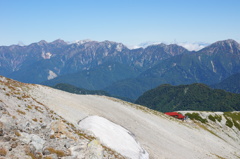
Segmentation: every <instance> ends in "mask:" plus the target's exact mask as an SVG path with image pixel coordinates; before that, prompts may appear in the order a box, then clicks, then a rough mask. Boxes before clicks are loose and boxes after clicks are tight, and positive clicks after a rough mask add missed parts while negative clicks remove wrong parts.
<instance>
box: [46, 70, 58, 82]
mask: <svg viewBox="0 0 240 159" xmlns="http://www.w3.org/2000/svg"><path fill="white" fill-rule="evenodd" d="M48 74H49V75H48V77H47V79H48V80H51V79H54V78H56V77H57V74H56V73H54V72H53V71H52V70H49V72H48Z"/></svg>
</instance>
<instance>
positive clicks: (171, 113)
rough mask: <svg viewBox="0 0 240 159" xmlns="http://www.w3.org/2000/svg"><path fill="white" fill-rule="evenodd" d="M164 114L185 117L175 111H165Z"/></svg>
mask: <svg viewBox="0 0 240 159" xmlns="http://www.w3.org/2000/svg"><path fill="white" fill-rule="evenodd" d="M165 114H166V115H169V116H175V117H177V118H178V119H184V118H185V117H184V116H183V115H182V114H179V113H177V112H167V113H165Z"/></svg>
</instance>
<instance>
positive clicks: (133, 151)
mask: <svg viewBox="0 0 240 159" xmlns="http://www.w3.org/2000/svg"><path fill="white" fill-rule="evenodd" d="M79 126H80V128H81V129H83V130H87V131H90V132H92V133H93V134H94V136H96V137H97V138H99V139H100V141H101V142H102V143H103V144H104V145H106V146H108V147H111V148H112V149H114V150H116V151H117V152H119V153H120V154H122V155H123V156H126V157H129V158H134V159H135V158H136V159H138V158H139V159H148V158H149V155H148V153H147V152H146V151H145V150H144V149H143V148H141V146H140V145H139V144H138V143H137V141H136V140H135V139H134V136H133V134H132V133H131V132H129V131H128V130H126V129H125V128H123V127H121V126H119V125H117V124H115V123H113V122H111V121H109V120H107V119H105V118H103V117H99V116H89V117H87V118H85V119H83V120H82V121H81V122H80V123H79Z"/></svg>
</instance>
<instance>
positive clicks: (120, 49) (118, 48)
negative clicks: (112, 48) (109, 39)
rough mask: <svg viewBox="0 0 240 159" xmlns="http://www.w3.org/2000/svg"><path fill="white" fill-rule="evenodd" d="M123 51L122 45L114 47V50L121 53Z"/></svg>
mask: <svg viewBox="0 0 240 159" xmlns="http://www.w3.org/2000/svg"><path fill="white" fill-rule="evenodd" d="M122 49H123V45H122V44H118V45H117V47H116V50H117V51H119V52H121V51H122Z"/></svg>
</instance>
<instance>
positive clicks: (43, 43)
mask: <svg viewBox="0 0 240 159" xmlns="http://www.w3.org/2000/svg"><path fill="white" fill-rule="evenodd" d="M37 44H38V45H46V44H47V42H46V41H45V40H41V41H39V42H38V43H37Z"/></svg>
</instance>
